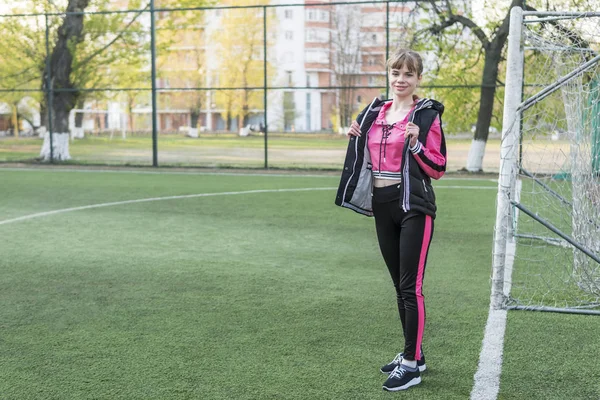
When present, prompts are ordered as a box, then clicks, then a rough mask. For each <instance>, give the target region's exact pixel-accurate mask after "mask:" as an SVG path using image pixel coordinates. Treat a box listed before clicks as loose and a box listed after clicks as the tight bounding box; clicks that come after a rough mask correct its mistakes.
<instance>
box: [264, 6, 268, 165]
mask: <svg viewBox="0 0 600 400" xmlns="http://www.w3.org/2000/svg"><path fill="white" fill-rule="evenodd" d="M263 64H264V66H263V74H264V80H263V88H264V90H263V95H264V100H263V101H264V105H265V115H264V123H263V125H264V126H265V169H269V154H268V153H269V152H268V142H269V141H268V139H267V136H268V134H267V132H268V131H269V127H268V126H267V7H263Z"/></svg>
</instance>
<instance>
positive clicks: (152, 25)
mask: <svg viewBox="0 0 600 400" xmlns="http://www.w3.org/2000/svg"><path fill="white" fill-rule="evenodd" d="M150 31H151V32H150V53H151V54H150V58H151V59H152V61H151V63H152V72H151V75H152V166H153V167H158V143H157V142H158V135H157V118H156V26H155V18H154V0H150Z"/></svg>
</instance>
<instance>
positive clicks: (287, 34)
mask: <svg viewBox="0 0 600 400" xmlns="http://www.w3.org/2000/svg"><path fill="white" fill-rule="evenodd" d="M285 38H286V39H287V40H293V39H294V31H285Z"/></svg>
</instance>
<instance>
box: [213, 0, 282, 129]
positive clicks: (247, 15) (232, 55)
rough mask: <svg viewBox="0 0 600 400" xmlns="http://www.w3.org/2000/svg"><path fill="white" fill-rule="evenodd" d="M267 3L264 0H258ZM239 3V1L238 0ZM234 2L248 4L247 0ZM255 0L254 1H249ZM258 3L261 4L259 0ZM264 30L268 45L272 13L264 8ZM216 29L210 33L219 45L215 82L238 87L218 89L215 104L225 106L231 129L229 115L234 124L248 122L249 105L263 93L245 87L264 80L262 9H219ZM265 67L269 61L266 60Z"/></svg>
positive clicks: (258, 105)
mask: <svg viewBox="0 0 600 400" xmlns="http://www.w3.org/2000/svg"><path fill="white" fill-rule="evenodd" d="M261 2H262V3H265V4H267V1H266V0H261ZM242 3H243V4H242ZM242 3H240V2H239V1H238V2H236V5H245V4H246V3H247V4H248V5H249V4H250V1H249V0H244V1H243V2H242ZM255 4H256V3H255V2H254V3H253V5H255ZM259 4H261V3H260V2H259ZM268 10H269V13H268V19H267V24H268V27H267V31H268V32H269V34H270V37H269V39H268V43H267V47H270V42H271V40H270V39H271V38H272V37H273V35H274V34H275V32H274V23H273V22H274V13H273V12H272V9H268ZM223 14H224V15H223V17H222V19H221V23H220V27H221V28H220V29H219V30H218V31H216V32H215V33H214V35H213V37H212V41H213V42H214V43H215V45H216V46H217V48H218V49H219V51H218V54H219V61H218V71H219V73H218V83H219V86H221V87H229V88H234V87H240V88H242V89H240V90H219V91H217V93H216V96H215V97H216V99H215V100H216V101H215V102H216V104H217V106H218V107H220V108H222V109H224V110H225V119H226V123H227V129H229V130H232V126H231V123H232V119H233V118H234V117H237V119H238V128H242V127H244V126H246V125H247V124H248V118H249V116H250V113H251V111H252V109H257V108H262V107H263V96H262V93H261V92H260V91H259V90H252V89H248V88H251V87H260V86H263V84H264V67H265V65H264V58H263V53H262V52H263V37H264V35H263V9H262V8H239V9H228V10H223ZM267 68H269V63H267Z"/></svg>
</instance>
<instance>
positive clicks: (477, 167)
mask: <svg viewBox="0 0 600 400" xmlns="http://www.w3.org/2000/svg"><path fill="white" fill-rule="evenodd" d="M501 56H502V47H498V48H496V47H491V46H490V48H489V49H487V51H486V52H485V61H484V67H483V78H482V80H481V95H480V97H479V113H478V115H477V125H476V127H475V135H474V136H473V141H472V142H471V149H470V150H469V156H468V158H467V171H469V172H480V171H482V170H483V156H484V154H485V145H486V143H487V139H488V135H489V132H490V125H491V122H492V114H493V112H494V100H495V95H496V80H497V78H498V64H499V63H500V57H501Z"/></svg>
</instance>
